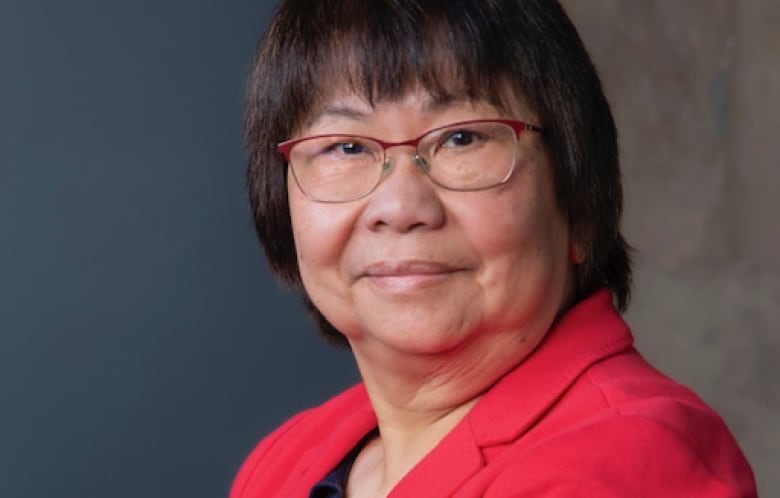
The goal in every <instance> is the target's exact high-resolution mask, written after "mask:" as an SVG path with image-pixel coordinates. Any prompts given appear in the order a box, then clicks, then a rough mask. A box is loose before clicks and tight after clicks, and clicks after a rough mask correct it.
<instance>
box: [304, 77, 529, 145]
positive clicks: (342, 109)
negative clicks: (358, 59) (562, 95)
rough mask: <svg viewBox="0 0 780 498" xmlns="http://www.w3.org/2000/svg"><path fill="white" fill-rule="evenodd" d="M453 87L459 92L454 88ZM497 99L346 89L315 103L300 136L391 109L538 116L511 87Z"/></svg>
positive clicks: (423, 91)
mask: <svg viewBox="0 0 780 498" xmlns="http://www.w3.org/2000/svg"><path fill="white" fill-rule="evenodd" d="M453 87H454V88H456V86H455V85H453ZM494 97H495V98H493V99H490V100H488V99H487V98H484V97H474V96H470V95H467V94H465V93H463V92H459V93H456V92H446V93H445V92H437V93H432V92H431V91H429V90H427V89H426V88H424V87H423V86H422V85H417V86H415V87H414V88H412V89H409V90H408V91H406V92H405V93H403V94H401V95H379V96H370V95H366V94H365V92H358V91H356V90H355V89H349V88H346V87H344V88H343V89H341V90H338V91H333V92H331V93H330V94H328V95H322V96H321V97H320V98H319V99H317V100H316V101H315V102H313V103H312V105H311V106H310V108H309V109H308V112H307V113H305V114H302V115H301V116H300V120H299V126H297V132H302V131H303V130H306V129H309V128H311V127H313V126H316V125H319V124H322V123H328V122H341V121H358V122H361V121H368V120H370V119H371V118H372V117H374V116H375V115H376V114H377V113H379V112H380V111H383V110H386V109H388V108H390V107H393V108H396V109H399V108H402V109H409V110H413V111H414V112H416V113H421V114H422V115H430V116H436V115H438V114H449V113H458V112H463V113H468V114H470V115H471V116H470V117H468V118H464V119H473V118H478V117H499V116H500V117H507V118H522V119H526V120H533V118H534V115H535V113H533V112H532V111H531V110H530V108H529V107H528V106H527V105H526V103H525V98H524V97H523V96H522V95H520V94H519V92H515V91H512V90H511V88H509V86H508V85H507V86H506V87H505V88H504V92H502V93H501V94H500V95H497V96H496V95H494ZM296 134H297V133H296Z"/></svg>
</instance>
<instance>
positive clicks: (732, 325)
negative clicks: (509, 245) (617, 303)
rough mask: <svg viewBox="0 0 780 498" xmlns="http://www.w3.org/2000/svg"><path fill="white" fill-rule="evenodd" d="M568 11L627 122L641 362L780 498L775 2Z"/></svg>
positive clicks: (614, 1)
mask: <svg viewBox="0 0 780 498" xmlns="http://www.w3.org/2000/svg"><path fill="white" fill-rule="evenodd" d="M562 3H563V4H564V6H565V7H566V8H567V10H568V12H569V14H570V15H571V17H572V18H573V20H574V22H575V24H576V25H577V26H578V28H579V29H580V32H581V35H582V37H583V39H584V41H585V44H586V45H587V46H588V48H589V50H590V52H591V55H592V57H593V59H594V61H595V63H596V66H597V67H598V69H599V71H600V74H601V76H602V79H603V82H604V84H605V87H606V91H607V95H608V97H609V99H610V101H611V102H612V106H613V112H614V113H615V116H616V119H617V122H618V129H619V132H620V146H621V158H622V167H623V174H624V186H625V194H626V213H625V218H624V223H623V227H624V233H625V234H626V236H627V238H628V240H629V242H631V243H632V244H633V245H634V246H635V247H636V249H637V252H636V255H635V260H636V265H635V268H636V274H635V285H634V292H635V294H634V300H633V303H632V305H631V307H630V309H629V312H628V319H629V321H630V322H631V323H632V325H633V327H634V332H635V334H636V336H637V342H638V344H639V347H640V349H641V350H642V351H643V352H644V353H645V355H646V356H647V357H649V358H650V359H651V360H652V361H653V362H654V363H655V364H656V365H657V366H658V367H659V368H661V369H662V370H663V371H665V372H667V373H668V374H670V375H672V376H673V377H675V378H677V379H679V380H681V381H682V382H684V383H686V384H688V385H690V386H691V387H693V388H694V389H695V390H696V391H697V392H698V393H699V394H700V395H701V396H702V397H703V398H704V399H705V400H706V401H707V402H708V403H710V404H711V405H712V406H714V407H715V408H716V409H717V410H718V411H719V412H720V413H721V414H722V415H723V417H724V418H725V419H726V422H727V423H728V424H729V426H730V427H731V429H732V431H733V432H734V434H735V435H736V437H737V439H738V440H739V442H740V444H741V446H742V448H743V450H744V451H745V452H746V454H747V456H748V458H749V459H750V461H751V463H752V465H753V468H754V470H755V472H756V478H757V480H758V484H759V491H760V493H761V495H762V496H780V475H778V470H780V387H779V386H780V330H778V325H779V324H780V216H779V215H778V213H780V208H778V203H780V199H779V198H780V173H779V171H780V159H779V158H780V119H779V118H778V117H779V116H780V2H778V1H777V0H683V1H671V0H658V1H652V2H651V1H636V0H631V1H621V0H589V1H587V2H584V1H582V0H564V1H563V2H562Z"/></svg>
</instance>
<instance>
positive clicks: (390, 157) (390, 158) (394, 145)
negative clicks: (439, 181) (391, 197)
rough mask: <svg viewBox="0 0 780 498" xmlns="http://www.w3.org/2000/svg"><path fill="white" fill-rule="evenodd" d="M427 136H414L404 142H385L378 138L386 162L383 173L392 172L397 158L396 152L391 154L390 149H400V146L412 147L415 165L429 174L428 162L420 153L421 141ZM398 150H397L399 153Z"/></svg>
mask: <svg viewBox="0 0 780 498" xmlns="http://www.w3.org/2000/svg"><path fill="white" fill-rule="evenodd" d="M424 138H425V135H422V136H419V137H417V138H412V139H410V140H404V141H402V142H385V141H381V140H377V143H379V145H380V146H381V147H382V150H383V151H384V164H383V165H382V169H383V175H387V174H389V173H390V171H391V170H392V169H393V166H394V164H395V158H396V156H395V155H394V154H390V152H389V151H390V149H398V148H409V149H411V150H410V152H411V155H412V162H413V163H414V165H415V166H416V167H417V168H418V169H420V170H421V171H422V172H423V173H425V174H428V164H427V163H426V162H425V159H423V158H422V157H421V155H420V151H419V146H420V142H421V141H422V140H423V139H424ZM397 152H398V151H396V153H397Z"/></svg>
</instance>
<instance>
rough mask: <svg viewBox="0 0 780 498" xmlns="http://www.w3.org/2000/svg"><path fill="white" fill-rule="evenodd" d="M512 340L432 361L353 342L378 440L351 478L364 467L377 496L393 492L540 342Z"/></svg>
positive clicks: (429, 357) (430, 356)
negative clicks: (487, 392) (377, 430)
mask: <svg viewBox="0 0 780 498" xmlns="http://www.w3.org/2000/svg"><path fill="white" fill-rule="evenodd" d="M506 337H507V339H506V340H505V341H501V340H498V339H497V338H492V339H491V340H490V341H486V342H485V344H486V345H487V346H488V348H482V349H484V350H481V345H480V344H473V343H472V344H468V345H463V346H462V347H461V348H459V349H458V350H456V351H449V352H446V353H442V354H427V355H413V354H405V353H403V352H399V351H396V350H388V349H387V348H385V347H384V346H382V345H380V344H371V343H369V342H358V341H355V342H353V343H352V350H353V353H354V354H355V359H356V361H357V364H358V368H359V369H360V372H361V375H362V377H363V380H364V382H365V386H366V390H367V391H368V395H369V398H370V400H371V404H372V406H373V408H374V411H375V412H376V415H377V421H378V425H379V434H380V437H379V438H378V439H377V440H375V441H374V442H373V443H372V444H371V445H369V446H368V447H367V448H366V450H365V451H364V453H363V454H361V457H360V459H359V460H358V462H356V467H355V468H354V470H353V472H354V473H359V472H361V469H362V470H364V471H365V472H366V473H370V474H373V475H374V476H377V477H375V480H376V481H375V484H374V487H375V489H376V490H377V493H376V496H384V494H383V493H382V492H381V490H385V491H389V490H390V489H392V487H393V486H394V485H395V484H396V483H397V482H398V481H400V479H401V478H402V477H403V476H404V475H405V474H406V473H407V472H408V471H409V470H410V469H411V468H412V467H414V466H415V465H416V464H417V463H418V462H419V461H420V460H422V459H423V458H424V457H425V455H426V454H428V453H429V452H430V451H431V450H432V449H433V448H434V447H435V446H436V445H437V444H438V443H439V441H441V440H442V439H443V438H444V436H446V435H447V434H448V433H449V432H450V431H451V430H452V429H453V428H454V427H455V426H456V425H457V424H458V423H459V422H460V421H461V420H462V419H463V418H464V417H465V416H466V414H467V413H468V412H469V410H470V409H471V408H472V407H473V406H474V405H475V404H476V403H477V401H478V400H479V398H480V397H481V396H482V394H483V393H484V392H485V391H487V390H488V389H489V388H490V387H491V386H492V385H493V384H494V383H495V382H496V381H498V379H500V378H501V377H502V376H503V375H504V374H506V373H507V372H508V371H509V370H511V369H512V368H513V367H514V366H515V365H516V364H517V363H518V362H519V361H522V359H523V358H525V356H527V354H528V353H529V352H530V351H531V350H532V349H533V348H534V347H535V346H536V344H537V343H538V341H537V340H530V339H526V337H525V336H518V335H514V336H506ZM540 339H541V337H539V340H540ZM499 343H500V344H499ZM361 459H362V461H361Z"/></svg>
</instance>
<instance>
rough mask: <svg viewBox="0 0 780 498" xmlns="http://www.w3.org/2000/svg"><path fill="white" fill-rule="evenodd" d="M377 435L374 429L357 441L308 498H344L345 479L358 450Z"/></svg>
mask: <svg viewBox="0 0 780 498" xmlns="http://www.w3.org/2000/svg"><path fill="white" fill-rule="evenodd" d="M377 434H379V430H378V429H374V430H372V431H371V432H369V433H368V434H366V435H365V436H363V439H361V440H360V441H358V444H356V445H355V447H354V448H352V450H350V452H349V453H348V454H347V456H345V457H344V459H342V460H341V461H340V462H339V464H338V465H336V468H335V469H333V470H332V471H331V472H330V474H328V475H326V476H325V477H324V478H323V479H322V480H321V481H320V482H318V483H317V484H315V485H314V486H313V487H312V488H311V492H310V493H309V498H344V497H345V496H346V489H347V479H348V478H349V471H350V470H352V465H353V464H354V463H355V460H356V459H357V456H358V454H359V453H360V450H362V449H363V447H364V446H365V445H366V444H368V442H369V441H371V440H372V439H374V437H376V435H377Z"/></svg>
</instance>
